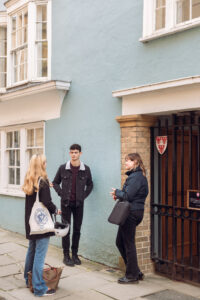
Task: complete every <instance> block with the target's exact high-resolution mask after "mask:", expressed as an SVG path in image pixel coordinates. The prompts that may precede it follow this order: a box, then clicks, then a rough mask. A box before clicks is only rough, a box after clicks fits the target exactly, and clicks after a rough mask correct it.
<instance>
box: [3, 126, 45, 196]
mask: <svg viewBox="0 0 200 300" xmlns="http://www.w3.org/2000/svg"><path fill="white" fill-rule="evenodd" d="M36 128H43V152H44V153H45V122H43V121H41V122H37V123H30V124H24V125H17V126H8V127H2V128H0V139H1V143H0V145H1V149H0V153H1V156H0V160H1V161H0V174H1V176H0V194H3V195H10V196H15V197H24V193H23V191H22V190H21V186H22V184H23V182H24V177H25V174H26V171H27V168H28V159H27V155H28V152H27V129H36ZM10 131H20V185H10V184H8V151H7V147H6V133H7V132H10ZM2 174H3V176H2Z"/></svg>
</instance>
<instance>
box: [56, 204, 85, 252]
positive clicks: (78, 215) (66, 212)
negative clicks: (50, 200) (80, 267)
mask: <svg viewBox="0 0 200 300" xmlns="http://www.w3.org/2000/svg"><path fill="white" fill-rule="evenodd" d="M61 210H62V222H63V223H64V222H66V221H67V222H68V223H70V225H71V215H73V234H72V254H78V246H79V240H80V235H81V225H82V220H83V205H80V206H78V207H76V205H75V203H74V204H73V203H72V204H70V205H69V206H67V207H65V206H62V207H61ZM62 247H63V253H64V255H65V254H67V255H68V254H69V248H70V231H69V233H68V234H67V235H66V236H65V237H63V238H62Z"/></svg>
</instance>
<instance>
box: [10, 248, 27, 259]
mask: <svg viewBox="0 0 200 300" xmlns="http://www.w3.org/2000/svg"><path fill="white" fill-rule="evenodd" d="M26 253H27V248H25V247H23V246H19V247H18V248H16V250H14V251H13V250H12V251H10V252H9V253H8V256H9V257H11V258H12V259H14V260H15V261H17V262H22V261H24V260H25V258H26Z"/></svg>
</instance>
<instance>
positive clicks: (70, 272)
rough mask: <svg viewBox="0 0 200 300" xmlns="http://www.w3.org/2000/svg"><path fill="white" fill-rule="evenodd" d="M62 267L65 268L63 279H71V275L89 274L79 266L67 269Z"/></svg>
mask: <svg viewBox="0 0 200 300" xmlns="http://www.w3.org/2000/svg"><path fill="white" fill-rule="evenodd" d="M62 266H63V267H64V268H63V271H62V275H61V278H64V277H69V276H71V275H77V274H81V273H84V272H87V270H85V269H83V268H79V267H77V266H75V267H67V266H65V265H64V264H63V265H62Z"/></svg>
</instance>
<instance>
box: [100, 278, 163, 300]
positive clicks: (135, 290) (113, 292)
mask: <svg viewBox="0 0 200 300" xmlns="http://www.w3.org/2000/svg"><path fill="white" fill-rule="evenodd" d="M162 289H163V288H162V287H160V286H159V285H156V284H152V283H151V282H147V281H145V280H144V281H141V282H140V283H136V284H129V285H123V284H118V283H117V282H113V283H110V284H107V285H104V286H102V287H100V288H97V289H95V290H96V291H98V292H101V293H102V294H104V295H107V296H109V297H113V298H114V299H118V300H121V299H123V300H132V299H135V298H138V297H142V296H145V295H149V294H150V293H152V292H157V291H161V290H162Z"/></svg>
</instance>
